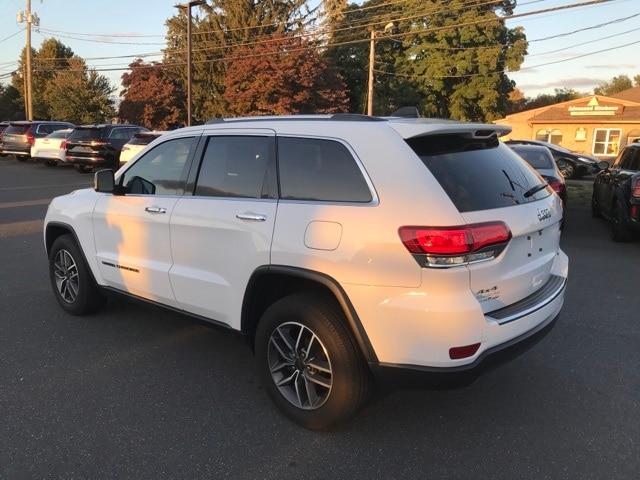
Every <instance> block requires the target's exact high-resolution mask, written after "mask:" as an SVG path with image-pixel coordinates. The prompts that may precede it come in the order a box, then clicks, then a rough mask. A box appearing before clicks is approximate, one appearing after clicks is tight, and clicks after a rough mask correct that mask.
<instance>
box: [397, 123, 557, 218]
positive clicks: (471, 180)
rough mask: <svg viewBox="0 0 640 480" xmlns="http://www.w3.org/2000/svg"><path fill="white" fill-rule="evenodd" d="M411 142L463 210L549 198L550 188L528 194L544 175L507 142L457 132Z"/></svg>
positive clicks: (460, 209) (496, 206)
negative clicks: (527, 162) (540, 174)
mask: <svg viewBox="0 0 640 480" xmlns="http://www.w3.org/2000/svg"><path fill="white" fill-rule="evenodd" d="M407 143H408V144H409V145H410V146H411V147H412V148H413V150H414V151H415V152H416V153H417V154H418V156H419V157H420V159H421V160H422V161H423V163H424V164H425V165H426V166H427V168H428V169H429V170H430V171H431V173H432V174H433V175H434V176H435V177H436V179H437V180H438V182H439V183H440V185H441V186H442V188H443V189H444V190H445V191H446V192H447V194H448V195H449V198H451V201H452V202H453V203H454V205H455V206H456V207H457V208H458V210H459V211H460V212H473V211H476V210H489V209H492V208H501V207H508V206H510V205H518V204H521V203H528V202H532V201H535V200H539V199H541V198H544V197H547V196H548V195H550V194H551V192H552V190H551V189H550V188H549V187H547V188H545V189H543V190H540V191H539V192H537V193H534V194H531V195H527V196H525V193H527V192H528V191H529V189H531V188H532V187H535V186H536V185H540V183H542V182H543V180H541V178H540V177H539V176H538V175H537V174H536V173H535V171H534V170H532V169H531V167H529V166H528V165H527V164H526V163H524V162H523V161H522V159H521V158H519V157H518V156H517V155H516V154H515V153H514V152H513V151H512V150H510V149H509V147H507V146H506V145H501V144H499V142H498V140H497V139H495V138H493V139H469V138H464V137H461V136H456V135H434V136H427V137H418V138H412V139H409V140H408V141H407Z"/></svg>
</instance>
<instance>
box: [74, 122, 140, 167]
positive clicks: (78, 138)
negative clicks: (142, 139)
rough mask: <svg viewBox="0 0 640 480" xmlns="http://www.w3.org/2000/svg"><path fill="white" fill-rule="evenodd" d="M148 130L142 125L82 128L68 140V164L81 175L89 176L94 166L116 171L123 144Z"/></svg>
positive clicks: (108, 125)
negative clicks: (86, 174)
mask: <svg viewBox="0 0 640 480" xmlns="http://www.w3.org/2000/svg"><path fill="white" fill-rule="evenodd" d="M148 131H149V130H148V129H147V128H145V127H141V126H139V125H123V124H95V125H81V126H79V127H76V128H75V129H74V131H73V132H71V135H69V138H68V139H67V148H66V158H67V163H69V164H71V165H74V166H75V168H76V170H78V171H79V172H81V173H88V172H90V171H91V170H93V168H94V167H106V168H113V169H114V170H117V169H118V168H119V166H120V152H121V151H122V147H123V146H124V144H125V143H127V142H128V141H129V140H130V139H131V137H133V135H135V134H136V133H140V132H148Z"/></svg>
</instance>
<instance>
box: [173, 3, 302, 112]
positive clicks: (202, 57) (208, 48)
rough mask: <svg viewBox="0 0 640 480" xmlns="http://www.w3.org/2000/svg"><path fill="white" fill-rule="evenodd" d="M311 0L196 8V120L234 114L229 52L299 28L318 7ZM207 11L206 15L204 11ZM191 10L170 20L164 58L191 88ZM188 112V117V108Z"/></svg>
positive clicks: (177, 77)
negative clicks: (228, 89) (228, 88)
mask: <svg viewBox="0 0 640 480" xmlns="http://www.w3.org/2000/svg"><path fill="white" fill-rule="evenodd" d="M307 1H308V0H263V1H260V2H254V1H252V0H251V1H250V0H216V1H214V2H213V3H212V5H208V4H207V5H203V6H202V7H200V8H198V9H194V10H193V14H194V18H193V27H192V63H193V75H192V102H193V116H194V120H195V122H201V121H205V120H208V119H210V118H213V117H222V116H226V115H227V114H228V105H227V103H226V101H225V99H224V89H225V86H224V85H225V81H224V79H225V76H226V67H227V65H226V63H225V62H224V59H225V57H228V56H230V55H231V54H232V53H233V51H234V50H236V49H237V48H241V47H244V46H247V45H249V46H250V45H253V44H255V43H256V42H259V39H260V38H262V37H263V36H264V35H271V34H275V33H286V32H295V31H299V30H301V29H302V28H304V27H305V25H306V24H307V23H308V21H309V19H310V17H311V14H312V10H311V9H309V7H308V3H307ZM202 12H204V15H202V16H200V14H201V13H202ZM186 22H187V16H186V11H185V9H181V11H180V12H179V13H178V15H176V16H174V17H172V18H170V19H169V20H167V22H166V25H167V48H166V49H165V50H164V60H163V63H164V64H165V65H166V66H167V69H168V71H169V73H170V75H171V76H172V78H173V79H174V80H175V81H176V83H177V85H179V86H180V88H181V89H182V91H184V92H186V91H187V88H186V83H187V80H186V79H187V71H186V63H187V38H186V31H187V24H186ZM183 112H184V113H183V116H182V118H184V119H186V108H183Z"/></svg>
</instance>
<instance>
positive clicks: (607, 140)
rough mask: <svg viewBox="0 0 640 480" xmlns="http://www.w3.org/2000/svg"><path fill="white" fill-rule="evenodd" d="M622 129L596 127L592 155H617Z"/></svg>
mask: <svg viewBox="0 0 640 480" xmlns="http://www.w3.org/2000/svg"><path fill="white" fill-rule="evenodd" d="M621 135H622V130H620V129H617V128H612V129H604V128H596V130H595V134H594V138H593V154H594V155H612V156H613V155H618V150H619V149H620V137H621Z"/></svg>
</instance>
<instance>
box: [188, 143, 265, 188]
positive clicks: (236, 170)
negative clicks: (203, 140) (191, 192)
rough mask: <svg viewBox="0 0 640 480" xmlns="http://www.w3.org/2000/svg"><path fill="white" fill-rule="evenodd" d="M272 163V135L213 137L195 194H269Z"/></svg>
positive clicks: (208, 144) (204, 158)
mask: <svg viewBox="0 0 640 480" xmlns="http://www.w3.org/2000/svg"><path fill="white" fill-rule="evenodd" d="M268 165H269V137H260V136H249V135H247V136H212V137H209V139H208V141H207V146H206V149H205V152H204V156H203V159H202V165H201V167H200V172H199V173H198V180H197V182H196V189H195V195H205V196H210V197H243V198H267V197H268V182H267V179H268V175H267V171H268Z"/></svg>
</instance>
